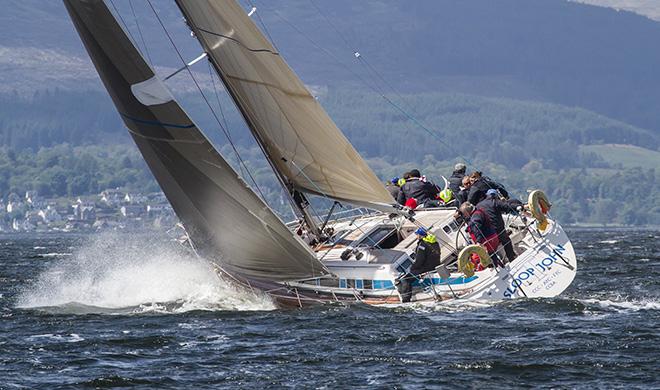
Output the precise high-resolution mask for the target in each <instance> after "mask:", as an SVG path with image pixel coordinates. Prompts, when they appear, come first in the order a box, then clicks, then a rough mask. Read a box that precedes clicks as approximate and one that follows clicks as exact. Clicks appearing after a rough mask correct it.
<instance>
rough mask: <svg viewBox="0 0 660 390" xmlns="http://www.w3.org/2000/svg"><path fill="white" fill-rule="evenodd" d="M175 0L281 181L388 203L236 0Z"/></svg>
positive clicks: (376, 204)
mask: <svg viewBox="0 0 660 390" xmlns="http://www.w3.org/2000/svg"><path fill="white" fill-rule="evenodd" d="M176 2H177V4H178V5H179V8H180V9H181V11H182V12H183V14H184V16H185V17H186V19H187V21H188V24H189V26H190V28H191V29H192V31H193V32H194V33H195V36H196V37H197V39H198V40H199V42H200V43H201V45H202V47H203V48H204V50H205V51H206V52H207V53H208V55H209V57H210V60H211V62H212V63H213V65H214V67H215V69H216V71H217V72H218V74H219V76H220V77H221V79H222V80H223V82H224V84H225V86H226V87H227V90H228V91H229V93H230V94H231V95H232V98H233V99H234V101H235V102H236V105H237V106H238V108H239V110H240V111H241V113H242V114H243V117H244V118H245V120H246V122H247V124H248V127H249V128H250V130H251V131H252V133H253V134H254V136H255V138H256V139H257V141H258V142H259V144H260V146H261V147H262V149H263V150H264V153H265V154H266V157H267V158H268V159H269V161H270V162H271V164H272V165H273V167H274V169H275V170H276V171H277V172H278V174H279V175H281V177H283V178H284V181H285V182H286V184H287V185H292V186H293V187H294V189H296V190H299V191H302V192H308V193H314V194H318V195H324V196H327V197H330V198H333V199H336V200H341V201H346V202H348V203H352V204H356V205H364V206H367V207H372V208H377V209H381V210H392V208H391V207H390V206H389V205H391V204H392V203H394V202H393V200H392V197H391V195H390V194H389V193H388V191H387V190H386V189H385V187H384V186H383V184H382V183H381V182H380V181H379V180H378V178H377V177H376V175H375V174H374V173H373V171H372V170H371V169H370V168H369V167H368V166H367V164H366V163H365V161H364V160H363V159H362V157H360V155H359V154H358V153H357V151H355V149H354V148H353V146H352V145H351V144H350V142H348V140H347V139H346V137H345V136H344V135H343V134H342V132H341V131H340V130H339V129H338V128H337V126H336V125H335V124H334V122H333V121H332V119H330V117H329V116H328V115H327V114H326V112H325V111H324V110H323V108H322V107H321V105H320V104H319V103H318V102H317V101H316V99H315V98H314V97H313V96H312V95H311V94H310V92H309V91H308V90H307V88H306V87H305V85H304V84H303V83H302V81H301V80H300V79H299V78H298V77H297V76H296V74H295V73H294V72H293V71H292V70H291V68H289V66H288V65H287V64H286V62H285V61H284V60H283V59H282V57H281V56H280V55H279V53H278V52H277V51H276V49H275V48H274V47H273V45H271V43H270V42H269V41H268V40H267V39H266V38H265V37H264V36H263V34H262V33H261V31H259V28H258V27H257V26H256V25H255V24H254V23H253V22H252V20H251V19H250V17H249V16H248V15H247V14H246V13H245V11H244V10H243V9H242V8H241V6H240V5H239V4H238V3H237V2H236V1H235V0H217V1H210V0H176Z"/></svg>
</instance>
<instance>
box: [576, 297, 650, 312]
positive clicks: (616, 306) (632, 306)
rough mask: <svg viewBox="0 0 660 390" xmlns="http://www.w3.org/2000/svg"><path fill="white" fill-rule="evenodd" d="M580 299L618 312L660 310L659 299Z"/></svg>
mask: <svg viewBox="0 0 660 390" xmlns="http://www.w3.org/2000/svg"><path fill="white" fill-rule="evenodd" d="M579 301H580V302H582V303H584V304H586V305H597V306H599V307H601V308H603V309H609V310H614V311H617V312H623V311H640V310H660V302H659V301H657V300H642V301H635V300H632V301H626V300H611V299H579Z"/></svg>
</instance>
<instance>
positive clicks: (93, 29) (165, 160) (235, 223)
mask: <svg viewBox="0 0 660 390" xmlns="http://www.w3.org/2000/svg"><path fill="white" fill-rule="evenodd" d="M64 3H65V5H66V7H67V10H68V12H69V15H70V16H71V19H72V20H73V23H74V25H75V27H76V29H77V30H78V33H79V35H80V37H81V38H82V41H83V43H84V44H85V47H86V49H87V52H88V53H89V55H90V57H91V58H92V61H93V62H94V65H95V66H96V69H97V71H98V73H99V75H100V76H101V79H102V80H103V83H104V84H105V87H106V89H107V90H108V92H109V94H110V96H111V97H112V100H113V101H114V104H115V106H116V108H117V111H119V114H120V115H121V116H122V118H123V120H124V122H125V124H126V126H127V127H128V129H129V132H130V134H131V136H132V137H133V139H134V141H135V143H136V144H137V146H138V148H139V150H140V152H141V153H142V155H143V157H144V159H145V160H146V162H147V164H148V165H149V168H150V169H151V171H152V172H153V174H154V176H155V177H156V180H157V181H158V183H159V184H160V187H161V188H162V189H163V192H164V193H165V195H166V196H167V198H168V200H169V201H170V203H171V204H172V207H173V208H174V211H175V212H176V214H177V215H178V216H179V218H180V219H181V221H182V223H183V224H184V226H185V227H186V231H187V232H188V234H189V236H190V238H191V240H192V241H193V243H194V244H195V246H196V249H197V250H198V252H200V254H201V255H203V256H205V257H210V258H213V259H215V260H217V261H218V262H219V263H220V264H221V265H222V267H223V269H225V270H226V271H228V272H231V273H233V274H236V275H241V276H245V277H249V278H261V279H269V280H289V279H299V278H307V277H314V276H318V275H322V274H324V273H327V272H326V268H325V267H324V266H323V265H322V264H321V262H320V261H318V260H317V258H316V257H315V256H314V254H313V253H312V251H311V250H310V249H309V247H308V246H307V245H305V244H304V243H303V242H302V240H300V239H299V238H297V237H295V236H294V235H293V234H292V232H291V231H289V230H288V229H287V228H286V226H285V225H284V224H283V223H282V221H281V220H280V219H279V218H278V217H277V216H276V215H275V214H274V213H273V212H272V210H271V209H269V208H268V206H267V205H266V204H265V203H264V202H263V201H262V200H261V199H260V198H259V197H258V196H257V195H256V194H255V193H254V192H253V191H252V190H251V189H250V188H249V187H248V186H247V185H246V184H245V182H243V180H242V179H241V178H240V177H239V176H238V174H237V173H236V172H235V171H234V170H233V169H232V168H231V167H230V166H229V164H228V163H227V162H226V161H225V160H224V159H223V158H222V156H220V154H219V153H218V152H217V151H216V150H215V149H214V148H213V146H212V145H211V143H210V142H209V141H208V139H207V138H206V137H204V135H203V134H202V133H201V131H200V130H199V129H198V128H197V126H196V125H195V124H194V123H193V122H192V121H191V120H190V118H189V117H188V116H187V115H186V113H185V112H184V111H183V109H182V108H181V107H180V106H179V105H178V104H177V103H176V102H175V101H174V99H173V97H172V96H171V94H170V93H169V91H168V90H167V88H166V87H165V85H164V84H163V83H162V82H161V81H160V80H159V79H158V78H157V77H156V76H155V74H154V71H153V70H152V69H151V67H149V65H148V64H147V63H146V62H145V61H144V59H143V57H142V56H141V55H140V53H139V52H138V51H137V49H136V48H135V46H134V45H133V44H132V43H131V41H130V40H129V38H128V37H127V36H126V33H125V32H124V30H123V29H122V28H121V26H119V24H118V23H117V21H116V20H115V18H114V17H113V15H112V13H111V12H110V10H109V9H108V8H107V7H106V5H105V4H104V3H103V1H102V0H64Z"/></svg>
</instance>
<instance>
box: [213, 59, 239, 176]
mask: <svg viewBox="0 0 660 390" xmlns="http://www.w3.org/2000/svg"><path fill="white" fill-rule="evenodd" d="M206 63H207V65H208V68H209V76H210V77H211V83H212V84H213V93H214V94H215V100H216V101H217V103H218V107H219V108H220V116H221V117H222V121H223V123H224V126H225V127H224V128H226V129H227V133H229V135H227V139H228V140H229V142H230V143H232V144H233V142H232V140H231V138H230V134H231V133H230V131H229V124H228V122H227V118H226V117H225V111H224V110H223V109H222V103H220V95H219V94H218V89H217V87H216V85H215V75H214V72H213V66H212V65H211V61H207V62H206ZM236 154H237V157H238V153H236ZM238 167H239V168H240V170H241V176H242V175H244V174H245V172H243V171H244V169H245V170H247V167H244V166H243V164H242V163H241V164H238Z"/></svg>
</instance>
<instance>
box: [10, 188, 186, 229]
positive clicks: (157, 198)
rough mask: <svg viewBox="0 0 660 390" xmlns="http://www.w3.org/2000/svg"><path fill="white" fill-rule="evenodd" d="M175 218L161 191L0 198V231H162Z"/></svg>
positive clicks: (29, 193)
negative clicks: (68, 196) (69, 197)
mask: <svg viewBox="0 0 660 390" xmlns="http://www.w3.org/2000/svg"><path fill="white" fill-rule="evenodd" d="M177 222H178V219H177V217H176V215H175V214H174V211H173V210H172V207H170V205H169V203H168V202H167V199H166V198H165V195H164V194H163V193H162V192H155V193H148V194H141V193H130V192H126V191H123V190H120V189H119V188H115V189H106V190H104V191H101V193H99V194H98V195H96V196H81V197H78V198H75V199H68V198H57V199H45V198H41V197H40V196H39V194H38V193H37V192H36V191H27V192H26V193H25V194H24V195H23V196H20V195H18V194H16V193H11V194H10V195H9V196H7V198H6V199H0V232H2V233H11V232H93V231H102V230H135V229H164V230H168V229H170V228H173V227H175V226H176V224H177Z"/></svg>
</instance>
